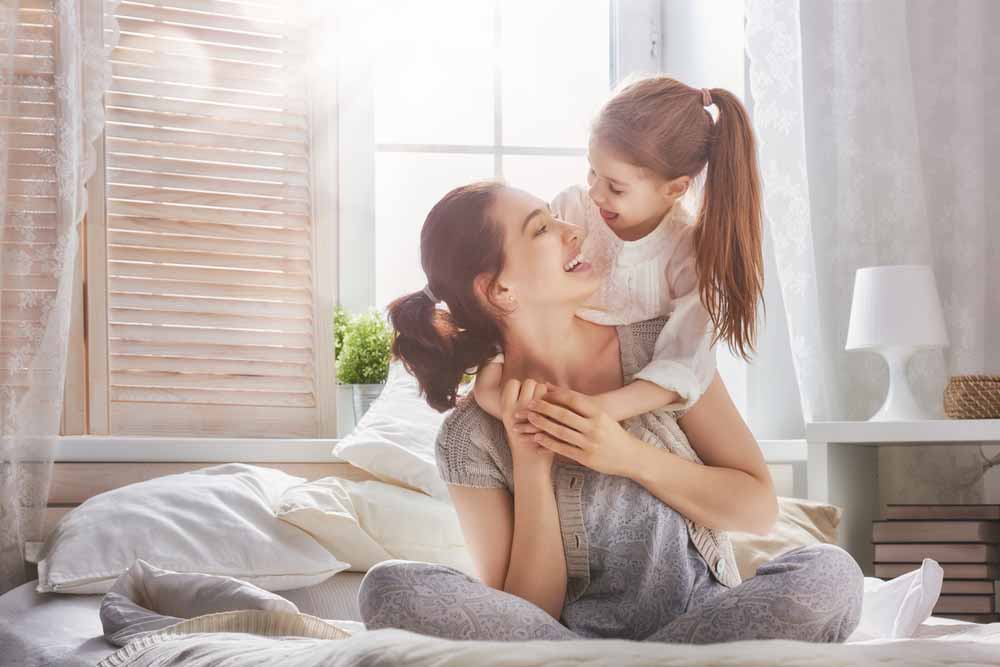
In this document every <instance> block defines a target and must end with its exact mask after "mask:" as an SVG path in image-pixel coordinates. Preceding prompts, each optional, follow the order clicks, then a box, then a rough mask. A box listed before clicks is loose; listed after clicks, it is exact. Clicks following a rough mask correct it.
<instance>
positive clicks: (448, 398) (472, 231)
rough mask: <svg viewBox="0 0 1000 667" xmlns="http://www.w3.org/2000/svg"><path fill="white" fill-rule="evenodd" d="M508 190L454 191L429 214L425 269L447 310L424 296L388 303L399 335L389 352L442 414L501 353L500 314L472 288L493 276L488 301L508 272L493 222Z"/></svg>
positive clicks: (423, 242) (480, 186) (485, 186)
mask: <svg viewBox="0 0 1000 667" xmlns="http://www.w3.org/2000/svg"><path fill="white" fill-rule="evenodd" d="M503 187H504V186H503V185H502V184H500V183H495V182H479V183H472V184H470V185H464V186H462V187H460V188H455V189H454V190H452V191H451V192H449V193H448V194H446V195H445V196H444V197H443V198H442V199H441V201H439V202H438V203H437V204H435V205H434V208H432V209H431V212H430V213H428V214H427V219H426V220H425V221H424V226H423V229H422V230H421V232H420V265H421V267H423V270H424V274H425V275H426V276H427V286H428V287H429V288H430V291H431V292H432V293H433V294H434V296H436V297H437V298H438V299H440V300H441V301H444V302H445V303H446V304H447V306H448V309H447V310H444V309H441V308H438V307H437V306H436V305H435V304H434V303H433V302H432V301H431V299H430V297H428V296H427V294H426V293H424V292H423V291H420V292H414V293H412V294H408V295H406V296H402V297H400V298H398V299H396V300H395V301H393V302H392V303H391V304H389V320H390V322H392V326H393V328H394V329H395V330H396V333H395V337H394V339H393V343H392V352H393V354H394V355H395V356H396V357H398V358H399V359H401V360H402V361H403V364H404V365H405V366H406V368H407V370H409V371H410V372H411V373H413V375H415V376H416V378H417V381H418V382H419V383H420V389H421V390H422V391H423V392H424V395H425V396H426V398H427V402H428V403H429V404H430V406H431V407H432V408H434V409H435V410H438V411H439V412H443V411H445V410H447V409H448V408H452V407H454V406H455V400H456V396H457V391H458V386H459V384H460V383H461V381H462V377H463V375H464V374H465V373H466V371H467V370H472V369H478V368H479V366H480V365H482V363H483V362H485V361H486V360H488V359H489V358H491V357H493V356H494V355H496V354H497V353H498V352H500V344H501V330H500V324H499V318H498V312H491V311H490V309H489V307H488V306H486V305H485V304H483V302H482V301H481V300H480V298H479V297H478V296H477V295H476V293H475V287H474V285H475V280H476V277H477V276H479V275H482V274H488V275H492V276H493V279H492V280H491V282H490V285H489V288H488V289H487V294H491V293H492V289H491V288H492V286H493V284H494V283H495V281H496V278H497V276H499V275H500V271H501V270H502V269H503V258H504V255H503V242H504V234H503V226H502V225H499V224H497V223H496V222H495V221H494V220H492V219H491V217H490V209H491V207H492V206H493V203H494V201H495V200H496V195H497V193H498V192H499V191H500V190H502V189H503ZM490 303H491V305H493V306H494V308H497V306H496V304H494V303H492V301H491V302H490ZM473 372H474V371H473Z"/></svg>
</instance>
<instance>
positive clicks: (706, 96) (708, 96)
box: [701, 88, 712, 107]
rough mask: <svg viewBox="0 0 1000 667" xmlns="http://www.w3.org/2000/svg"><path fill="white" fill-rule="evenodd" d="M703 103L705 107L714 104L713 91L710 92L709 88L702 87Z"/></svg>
mask: <svg viewBox="0 0 1000 667" xmlns="http://www.w3.org/2000/svg"><path fill="white" fill-rule="evenodd" d="M701 105H702V106H703V107H710V106H712V93H711V92H709V90H708V88H702V89H701Z"/></svg>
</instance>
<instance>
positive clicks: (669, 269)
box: [552, 186, 715, 409]
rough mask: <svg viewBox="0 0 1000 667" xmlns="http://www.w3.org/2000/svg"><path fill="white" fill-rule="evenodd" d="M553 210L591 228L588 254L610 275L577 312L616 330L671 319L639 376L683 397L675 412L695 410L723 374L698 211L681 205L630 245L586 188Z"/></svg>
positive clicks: (566, 195) (571, 192)
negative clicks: (700, 253)
mask: <svg viewBox="0 0 1000 667" xmlns="http://www.w3.org/2000/svg"><path fill="white" fill-rule="evenodd" d="M552 212H553V214H554V215H555V216H556V217H557V218H560V219H562V220H565V221H566V222H571V223H574V224H577V225H580V226H582V227H584V228H585V229H586V230H587V238H586V240H585V241H584V244H583V254H584V256H585V257H586V258H587V259H588V260H590V262H591V263H592V264H593V266H594V268H595V269H596V270H598V271H601V272H603V273H604V274H605V276H606V277H605V280H604V282H603V284H602V286H601V288H600V289H599V290H598V291H597V293H596V294H595V295H594V296H593V297H592V299H591V301H590V302H588V303H587V304H586V308H584V309H582V310H581V311H579V312H578V313H577V314H578V315H579V316H580V317H582V318H584V319H586V320H588V321H591V322H596V323H598V324H607V325H616V326H617V325H624V324H634V323H636V322H642V321H644V320H651V319H654V318H657V317H666V318H668V320H667V323H666V326H664V327H663V330H662V331H661V333H660V335H659V337H658V338H657V340H656V345H655V348H654V352H653V358H652V360H651V361H650V362H649V364H647V365H646V366H645V367H644V368H643V369H642V370H641V371H639V373H638V374H637V375H636V376H635V378H636V379H640V380H647V381H649V382H653V383H654V384H657V385H659V386H661V387H663V388H664V389H667V390H672V391H675V392H677V394H678V395H679V396H680V397H681V401H680V402H679V403H676V404H672V405H670V406H668V407H669V408H672V409H684V408H688V407H690V406H691V405H693V404H694V403H695V401H697V400H698V398H700V397H701V395H702V393H703V392H704V391H705V389H706V388H707V387H708V385H709V383H710V382H711V381H712V378H713V377H714V375H715V350H714V348H713V346H712V344H711V342H712V335H713V329H712V322H711V319H710V318H709V316H708V312H707V311H706V310H705V307H704V306H703V305H702V303H701V298H700V296H699V294H698V274H697V270H696V266H695V252H694V234H693V232H694V226H693V225H692V220H691V215H690V213H688V211H687V210H686V209H685V208H684V207H683V206H681V205H680V203H677V204H675V205H674V207H673V208H672V209H671V210H670V212H669V213H667V215H666V216H665V217H664V219H663V221H662V222H661V223H660V224H659V226H657V228H656V229H655V230H653V231H652V232H651V233H650V234H648V235H647V236H645V237H643V238H641V239H639V240H638V241H623V240H621V239H620V238H618V237H617V236H616V235H615V233H614V232H613V231H611V229H610V228H609V227H608V226H607V224H605V222H604V219H603V218H601V214H600V210H599V209H598V208H597V206H596V205H595V204H594V202H593V201H591V199H590V197H589V196H588V195H587V192H586V190H584V189H583V188H582V187H579V186H574V187H571V188H568V189H566V190H564V191H563V192H561V193H559V195H557V196H556V198H555V199H554V200H553V201H552Z"/></svg>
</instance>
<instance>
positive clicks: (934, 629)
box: [0, 573, 1000, 667]
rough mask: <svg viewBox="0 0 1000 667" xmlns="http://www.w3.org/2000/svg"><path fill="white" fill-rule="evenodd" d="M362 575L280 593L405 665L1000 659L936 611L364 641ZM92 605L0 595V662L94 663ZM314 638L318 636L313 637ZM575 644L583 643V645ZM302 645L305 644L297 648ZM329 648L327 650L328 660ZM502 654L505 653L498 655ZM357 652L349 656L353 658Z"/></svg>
mask: <svg viewBox="0 0 1000 667" xmlns="http://www.w3.org/2000/svg"><path fill="white" fill-rule="evenodd" d="M360 580H361V575H360V574H356V573H340V574H337V575H335V576H334V577H332V578H330V579H328V580H327V581H326V582H323V583H322V584H319V585H316V586H313V587H310V588H306V589H299V590H294V591H286V592H285V593H283V595H284V596H285V597H287V598H288V599H290V600H292V601H293V602H295V603H296V604H297V605H298V606H299V608H300V609H301V610H302V611H303V612H306V613H309V614H312V615H314V616H317V617H319V618H325V619H340V620H342V621H346V622H344V623H338V625H339V626H340V627H342V628H344V629H345V630H346V631H348V632H351V633H352V634H353V635H354V636H353V637H352V638H351V639H348V640H337V641H341V642H343V645H342V647H338V648H340V649H342V651H347V650H348V649H349V650H350V652H351V653H354V654H357V655H361V656H378V657H381V658H383V659H385V660H386V662H385V663H379V664H404V663H405V662H407V661H409V660H408V659H407V658H409V659H412V663H413V664H421V665H422V664H439V665H449V664H455V665H460V664H464V665H469V664H504V665H541V664H559V662H558V661H559V660H560V659H561V660H563V661H564V662H563V663H562V664H608V662H607V661H608V660H610V659H611V658H612V657H614V656H617V657H615V658H614V660H612V662H613V663H614V664H643V665H651V664H656V665H675V664H676V665H701V664H726V665H840V664H871V663H875V662H877V663H878V664H880V665H907V666H911V665H921V664H927V665H930V664H934V665H959V664H963V665H970V664H985V665H1000V624H997V623H994V624H991V625H976V624H971V623H963V622H960V621H952V620H949V619H939V618H934V617H932V618H930V619H928V620H927V621H925V622H924V623H923V624H922V625H921V626H920V628H919V630H918V633H917V635H916V637H914V638H912V639H905V640H870V641H866V642H860V643H848V644H845V645H842V646H816V645H807V644H800V643H796V642H778V641H771V642H740V643H738V644H730V645H709V646H691V647H680V646H669V645H662V646H659V647H650V646H639V647H627V645H626V643H625V642H610V641H608V642H599V643H600V644H602V645H603V646H601V650H597V648H598V647H597V646H596V645H594V644H593V643H592V642H591V643H590V645H589V647H579V646H560V645H559V644H556V643H550V642H543V643H541V644H544V646H541V645H539V644H537V643H536V644H535V645H534V646H531V645H529V644H527V643H521V644H519V645H517V646H506V647H499V648H498V647H496V646H495V645H491V644H488V643H486V642H470V643H467V645H464V646H463V645H459V644H458V643H456V642H445V641H438V640H426V639H424V638H420V637H418V636H415V635H409V633H401V632H396V631H384V630H380V631H377V632H372V633H368V634H370V635H372V637H371V638H367V639H366V638H364V637H363V635H364V634H365V633H364V632H363V630H362V629H361V628H362V626H361V625H360V623H357V620H358V618H359V617H358V611H357V603H356V601H355V595H356V591H357V586H358V585H359V583H360ZM100 603H101V596H99V595H60V594H54V593H36V592H35V591H34V582H31V583H28V584H24V585H23V586H20V587H18V588H16V589H14V590H12V591H9V592H8V593H6V594H5V595H3V596H0V664H2V665H3V667H8V666H9V667H15V666H17V667H36V666H39V667H40V666H42V665H63V666H66V667H82V666H84V665H86V666H88V667H92V666H93V665H96V664H97V663H98V662H99V661H100V660H102V659H105V658H107V657H108V656H110V655H112V654H113V653H114V652H115V650H116V648H117V647H115V646H112V645H111V644H109V643H107V642H106V641H105V640H104V639H103V637H102V636H101V623H100V621H99V620H98V608H99V606H100ZM192 637H194V636H192ZM248 639H249V636H248ZM301 641H308V640H301ZM315 641H316V642H317V643H318V642H320V641H321V640H315ZM569 644H577V642H569ZM313 648H314V650H315V649H316V647H313ZM583 648H587V650H586V651H583V650H582V649H583ZM636 648H638V649H641V651H640V650H636ZM305 649H306V647H305V646H303V647H302V650H303V651H305ZM330 655H331V654H329V653H327V654H326V657H330ZM332 655H336V654H332ZM357 655H351V656H350V658H351V660H348V659H347V658H345V664H361V663H360V660H361V658H357ZM500 656H503V658H502V660H501V658H500ZM390 657H392V659H390ZM355 658H357V660H358V662H357V663H355V662H354V661H353V659H355ZM434 661H437V662H434ZM168 664H171V663H168ZM178 664H181V663H178ZM241 664H251V663H250V662H246V663H241ZM283 664H284V663H283ZM293 664H294V663H293ZM313 664H327V663H326V662H325V661H324V662H323V663H319V662H316V663H313ZM330 664H333V663H330Z"/></svg>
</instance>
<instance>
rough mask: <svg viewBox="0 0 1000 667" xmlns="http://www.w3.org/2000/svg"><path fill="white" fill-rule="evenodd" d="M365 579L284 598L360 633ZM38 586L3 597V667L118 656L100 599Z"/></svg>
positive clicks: (76, 663) (344, 576)
mask: <svg viewBox="0 0 1000 667" xmlns="http://www.w3.org/2000/svg"><path fill="white" fill-rule="evenodd" d="M363 577H364V575H363V574H360V573H356V572H341V573H340V574H337V575H335V576H333V577H330V578H329V579H327V580H326V581H324V582H322V583H320V584H316V585H315V586H310V587H308V588H299V589H296V590H290V591H281V592H280V593H279V595H281V596H283V597H285V598H288V599H289V600H291V601H292V602H294V603H295V605H296V606H297V607H298V608H299V611H301V612H303V613H306V614H310V615H312V616H317V617H319V618H324V619H328V620H337V621H346V623H343V624H342V625H343V626H345V627H346V629H349V630H357V629H360V627H361V626H360V621H361V615H360V612H359V611H358V601H357V600H358V588H359V586H360V585H361V579H362V578H363ZM36 583H37V582H35V581H32V582H29V583H26V584H24V585H22V586H19V587H17V588H15V589H13V590H11V591H8V592H7V593H6V594H4V595H2V596H0V667H42V666H46V667H48V666H50V665H60V666H66V667H84V666H86V667H93V666H94V665H95V664H97V663H98V661H100V660H102V659H103V658H105V657H107V656H108V655H109V654H111V653H113V652H114V650H115V648H116V647H114V646H112V645H111V644H109V643H107V642H106V641H104V637H103V636H102V632H101V620H100V618H99V616H98V614H99V611H100V607H101V598H102V596H100V595H60V594H57V593H37V592H35V585H36Z"/></svg>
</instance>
